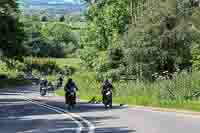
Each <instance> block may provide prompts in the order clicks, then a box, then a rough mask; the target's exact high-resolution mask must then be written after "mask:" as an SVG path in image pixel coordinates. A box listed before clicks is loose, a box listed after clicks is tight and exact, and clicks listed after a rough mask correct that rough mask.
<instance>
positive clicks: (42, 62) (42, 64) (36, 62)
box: [25, 58, 62, 75]
mask: <svg viewBox="0 0 200 133" xmlns="http://www.w3.org/2000/svg"><path fill="white" fill-rule="evenodd" d="M25 64H26V71H31V70H32V69H36V70H38V71H39V72H42V73H44V74H46V75H47V74H53V73H58V72H61V71H62V69H61V68H60V67H59V66H58V65H57V64H56V61H53V60H50V59H43V58H34V59H26V60H25Z"/></svg>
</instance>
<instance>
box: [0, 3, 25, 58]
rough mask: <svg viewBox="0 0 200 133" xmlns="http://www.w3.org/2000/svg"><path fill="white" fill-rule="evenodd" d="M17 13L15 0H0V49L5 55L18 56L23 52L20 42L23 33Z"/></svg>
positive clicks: (23, 36)
mask: <svg viewBox="0 0 200 133" xmlns="http://www.w3.org/2000/svg"><path fill="white" fill-rule="evenodd" d="M18 14H19V10H18V5H17V2H16V1H15V0H1V1H0V20H1V21H0V49H1V51H2V52H3V56H5V57H9V58H18V57H21V56H22V55H24V53H25V48H24V46H23V44H22V42H23V40H24V38H25V34H24V30H23V24H22V23H21V22H19V18H18Z"/></svg>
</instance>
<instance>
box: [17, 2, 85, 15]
mask: <svg viewBox="0 0 200 133" xmlns="http://www.w3.org/2000/svg"><path fill="white" fill-rule="evenodd" d="M18 2H19V4H20V8H21V9H22V11H24V12H26V13H32V12H34V11H45V12H46V13H48V14H49V15H64V14H80V13H82V12H83V11H84V9H85V6H84V4H82V3H81V2H72V0H71V2H68V1H67V0H18Z"/></svg>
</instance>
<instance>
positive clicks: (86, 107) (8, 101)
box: [0, 90, 136, 133]
mask: <svg viewBox="0 0 200 133" xmlns="http://www.w3.org/2000/svg"><path fill="white" fill-rule="evenodd" d="M30 92H31V91H30V90H28V91H27V93H30ZM0 95H1V97H0V129H1V131H2V132H4V133H11V132H16V133H18V132H20V133H27V132H29V133H75V129H76V128H77V125H76V124H75V123H74V122H73V121H72V120H71V119H70V118H65V117H64V116H62V115H59V114H58V113H57V112H55V111H52V110H49V109H46V108H44V107H41V106H38V105H34V104H32V103H29V102H27V101H24V100H23V99H21V98H20V97H17V93H16V98H13V96H14V95H15V93H14V94H11V95H9V94H7V93H1V92H0ZM9 96H10V98H9ZM53 99H54V97H52V99H51V98H49V97H48V98H47V99H45V98H44V99H43V100H41V99H40V100H38V99H34V100H36V101H40V102H43V103H47V104H49V105H51V106H56V107H59V108H62V109H66V106H65V104H64V100H63V102H62V101H54V100H53ZM121 108H123V107H120V106H114V107H113V109H112V110H117V109H121ZM104 111H106V109H105V108H104V106H103V105H101V104H98V105H97V104H96V105H95V104H88V103H79V104H78V105H77V106H76V108H75V109H73V110H72V111H71V112H73V113H78V114H81V113H84V112H86V113H95V112H104ZM58 117H59V118H60V119H58ZM83 118H84V119H86V120H88V121H90V122H91V123H93V124H94V125H95V126H96V129H95V133H134V132H136V131H135V130H130V129H128V127H123V126H120V123H119V124H118V125H114V124H112V123H111V124H110V125H113V126H108V125H106V124H105V123H104V122H105V121H110V120H115V119H116V120H117V119H119V118H118V117H112V116H98V117H97V116H90V115H89V116H85V117H83ZM10 125H12V128H10ZM1 131H0V132H1Z"/></svg>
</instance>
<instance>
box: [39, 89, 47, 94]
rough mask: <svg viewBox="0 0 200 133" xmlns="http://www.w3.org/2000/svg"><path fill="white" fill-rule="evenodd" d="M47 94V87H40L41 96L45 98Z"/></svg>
mask: <svg viewBox="0 0 200 133" xmlns="http://www.w3.org/2000/svg"><path fill="white" fill-rule="evenodd" d="M46 94H47V87H42V88H41V91H40V95H41V96H45V95H46Z"/></svg>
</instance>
